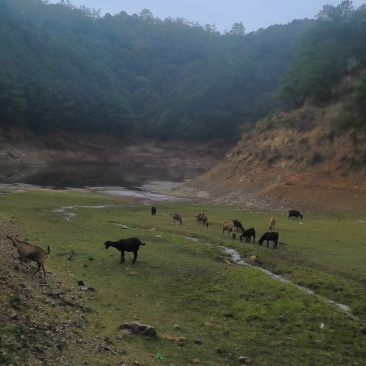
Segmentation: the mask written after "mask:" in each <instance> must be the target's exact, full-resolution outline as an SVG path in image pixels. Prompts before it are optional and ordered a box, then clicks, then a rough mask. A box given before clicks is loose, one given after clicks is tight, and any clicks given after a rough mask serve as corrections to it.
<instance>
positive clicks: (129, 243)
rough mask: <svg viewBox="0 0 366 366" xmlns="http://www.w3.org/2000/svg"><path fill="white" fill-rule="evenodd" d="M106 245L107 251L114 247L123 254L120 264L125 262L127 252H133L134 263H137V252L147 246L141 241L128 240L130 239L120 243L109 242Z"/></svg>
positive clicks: (135, 239) (119, 241) (122, 240)
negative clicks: (141, 246) (142, 246)
mask: <svg viewBox="0 0 366 366" xmlns="http://www.w3.org/2000/svg"><path fill="white" fill-rule="evenodd" d="M104 245H105V248H106V249H108V248H109V247H113V248H116V249H118V250H119V251H120V252H121V262H120V263H122V262H124V261H125V252H133V261H132V263H135V262H136V259H137V252H138V250H139V249H140V245H145V243H141V241H140V239H137V238H128V239H121V240H118V241H110V240H108V241H106V242H105V243H104Z"/></svg>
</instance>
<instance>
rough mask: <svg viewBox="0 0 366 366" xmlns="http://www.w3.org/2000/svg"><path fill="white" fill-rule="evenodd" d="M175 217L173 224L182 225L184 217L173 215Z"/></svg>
mask: <svg viewBox="0 0 366 366" xmlns="http://www.w3.org/2000/svg"><path fill="white" fill-rule="evenodd" d="M171 215H172V216H173V217H172V219H173V222H179V223H180V224H181V225H182V223H183V220H182V216H181V215H178V214H177V213H174V214H171Z"/></svg>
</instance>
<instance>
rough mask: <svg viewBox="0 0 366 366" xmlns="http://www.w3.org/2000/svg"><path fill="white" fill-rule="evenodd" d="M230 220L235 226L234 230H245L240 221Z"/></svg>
mask: <svg viewBox="0 0 366 366" xmlns="http://www.w3.org/2000/svg"><path fill="white" fill-rule="evenodd" d="M232 221H233V224H234V226H235V227H236V231H239V229H240V230H241V231H242V232H244V231H245V229H244V227H243V225H242V224H241V222H240V221H238V220H232Z"/></svg>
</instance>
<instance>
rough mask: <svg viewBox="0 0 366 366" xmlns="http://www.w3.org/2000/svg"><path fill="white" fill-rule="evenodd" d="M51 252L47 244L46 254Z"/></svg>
mask: <svg viewBox="0 0 366 366" xmlns="http://www.w3.org/2000/svg"><path fill="white" fill-rule="evenodd" d="M50 253H51V249H50V246H49V245H47V255H49V254H50Z"/></svg>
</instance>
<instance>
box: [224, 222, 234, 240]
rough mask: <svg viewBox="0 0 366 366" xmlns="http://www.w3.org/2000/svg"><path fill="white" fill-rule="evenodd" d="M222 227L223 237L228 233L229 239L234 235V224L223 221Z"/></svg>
mask: <svg viewBox="0 0 366 366" xmlns="http://www.w3.org/2000/svg"><path fill="white" fill-rule="evenodd" d="M221 225H222V234H221V236H223V235H224V232H225V231H227V236H228V237H229V236H230V235H232V233H233V232H234V229H235V226H234V224H233V223H232V222H230V221H223V223H222V224H221Z"/></svg>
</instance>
